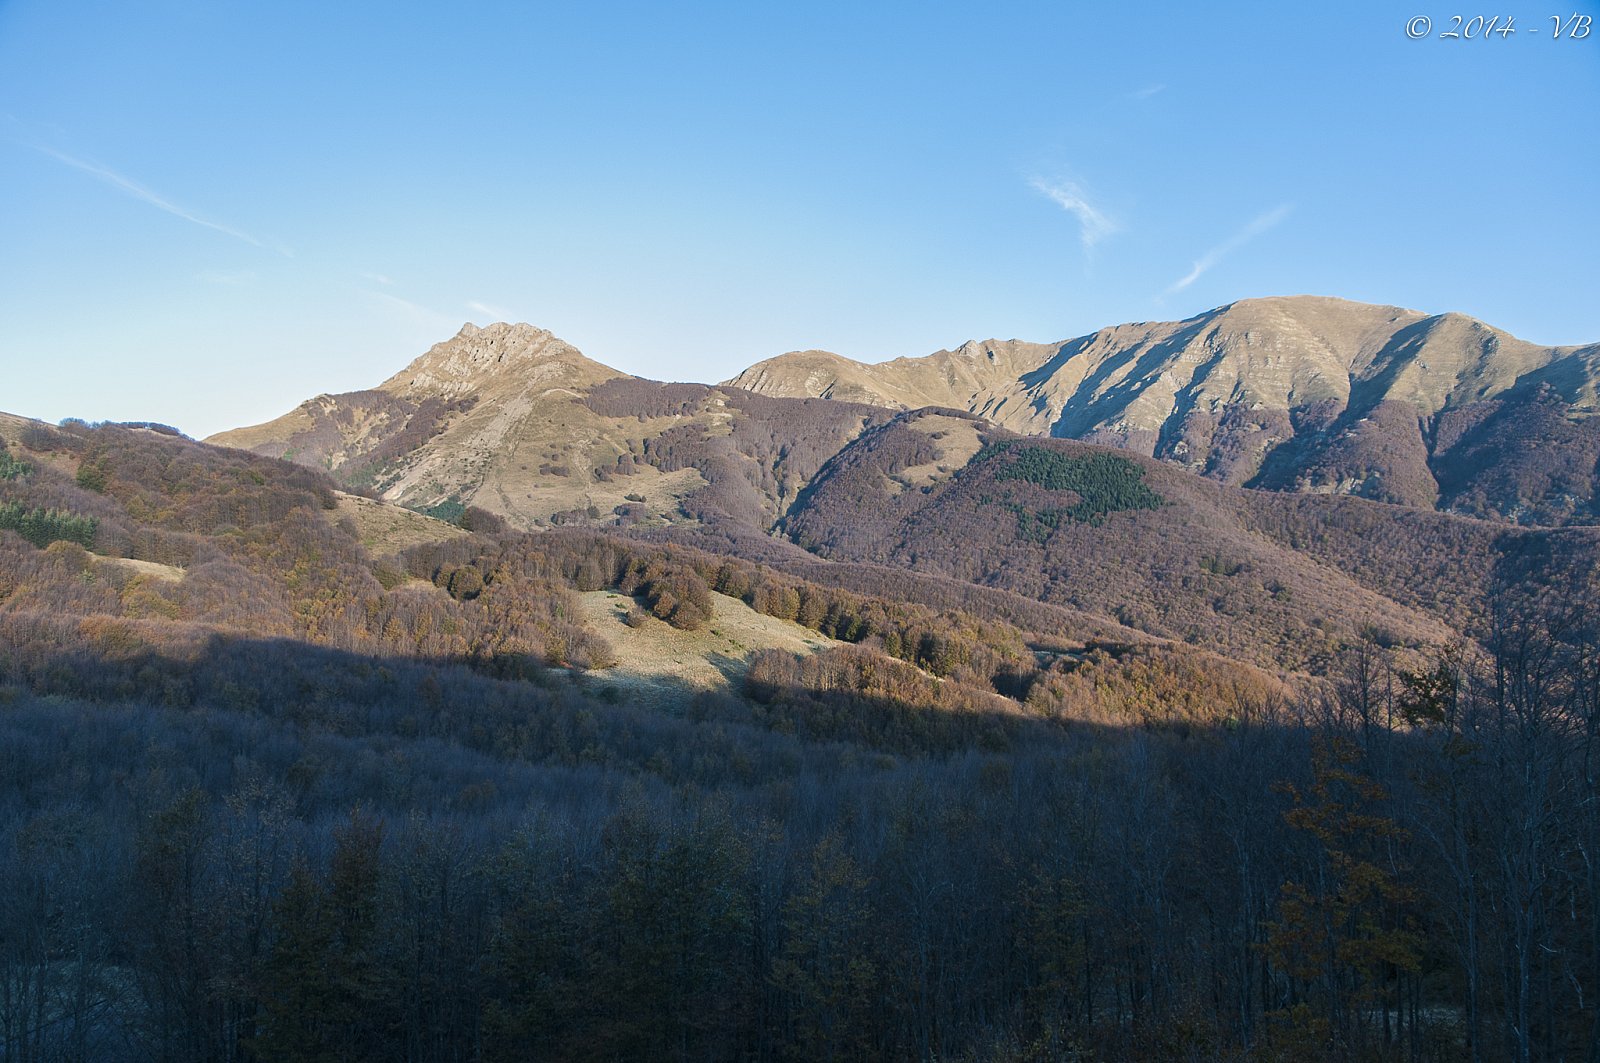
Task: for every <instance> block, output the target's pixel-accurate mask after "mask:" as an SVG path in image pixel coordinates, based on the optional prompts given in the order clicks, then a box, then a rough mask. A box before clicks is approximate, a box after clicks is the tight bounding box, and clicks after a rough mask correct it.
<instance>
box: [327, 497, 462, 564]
mask: <svg viewBox="0 0 1600 1063" xmlns="http://www.w3.org/2000/svg"><path fill="white" fill-rule="evenodd" d="M339 516H340V517H341V518H343V517H349V518H350V519H351V520H352V521H354V522H355V526H356V535H357V537H358V538H360V540H361V545H362V546H364V547H366V548H367V550H368V552H370V553H373V554H394V553H399V552H400V551H401V550H404V549H406V548H407V547H411V546H421V545H422V544H423V543H439V542H444V541H445V540H447V539H455V538H458V537H460V536H462V535H465V534H467V533H466V532H464V531H462V530H461V529H460V528H457V527H456V526H455V525H453V524H446V523H445V522H444V521H442V520H435V519H434V518H433V517H428V516H424V515H423V514H421V513H415V512H413V511H411V510H409V509H403V508H402V507H400V506H392V505H389V504H388V503H386V502H374V501H373V500H372V499H370V498H362V497H361V496H360V495H347V494H340V495H339Z"/></svg>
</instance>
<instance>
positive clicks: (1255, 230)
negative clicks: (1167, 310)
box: [1166, 203, 1294, 295]
mask: <svg viewBox="0 0 1600 1063" xmlns="http://www.w3.org/2000/svg"><path fill="white" fill-rule="evenodd" d="M1293 209H1294V204H1292V203H1285V204H1283V205H1282V206H1278V207H1273V208H1272V209H1271V210H1269V211H1267V212H1266V213H1265V214H1261V215H1258V216H1257V217H1255V218H1252V219H1251V221H1250V224H1248V225H1246V226H1245V227H1244V228H1242V229H1240V230H1239V231H1238V232H1236V233H1234V234H1233V235H1232V236H1230V237H1228V238H1227V239H1226V240H1224V241H1222V243H1220V244H1218V245H1217V246H1216V247H1213V248H1212V249H1211V250H1209V251H1207V252H1206V253H1205V254H1203V255H1201V256H1200V258H1199V259H1198V260H1196V261H1195V264H1194V268H1192V269H1191V270H1189V272H1188V273H1186V274H1184V275H1183V276H1182V277H1181V278H1179V279H1178V280H1177V281H1176V282H1175V283H1174V284H1173V285H1172V287H1170V288H1168V289H1167V291H1166V294H1167V295H1171V294H1173V293H1174V292H1181V291H1183V290H1184V289H1185V288H1187V287H1189V285H1191V284H1193V283H1194V282H1195V281H1197V280H1199V279H1200V277H1201V275H1202V274H1204V273H1205V272H1206V270H1208V269H1210V268H1211V267H1212V266H1215V265H1216V264H1217V263H1218V262H1221V261H1222V260H1223V259H1224V258H1226V257H1228V256H1229V255H1230V254H1232V253H1233V252H1235V251H1237V250H1239V248H1241V247H1243V246H1244V245H1245V244H1247V243H1249V242H1250V241H1251V240H1254V239H1255V238H1256V237H1258V236H1260V235H1261V234H1262V233H1264V232H1266V231H1267V230H1268V229H1270V228H1272V227H1273V226H1275V225H1277V224H1278V223H1280V222H1282V221H1283V219H1285V218H1287V217H1288V216H1289V212H1290V211H1291V210H1293Z"/></svg>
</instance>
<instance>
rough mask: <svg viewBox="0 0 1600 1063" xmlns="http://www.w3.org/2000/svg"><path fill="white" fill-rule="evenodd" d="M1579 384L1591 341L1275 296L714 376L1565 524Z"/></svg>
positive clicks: (1593, 360) (1291, 483)
mask: <svg viewBox="0 0 1600 1063" xmlns="http://www.w3.org/2000/svg"><path fill="white" fill-rule="evenodd" d="M1597 381H1600V345H1590V346H1586V347H1540V346H1537V345H1535V344H1531V343H1527V342H1525V341H1523V340H1519V339H1517V338H1516V337H1514V336H1511V335H1509V334H1507V333H1505V332H1502V331H1500V330H1499V329H1495V328H1493V327H1491V326H1489V325H1486V324H1484V323H1483V322H1481V321H1477V320H1474V319H1473V318H1470V317H1466V316H1464V315H1461V314H1441V315H1434V316H1429V315H1426V314H1423V313H1420V312H1418V311H1416V310H1406V309H1402V308H1400V307H1394V306H1375V305H1370V304H1366V303H1355V302H1349V301H1346V300H1343V299H1332V298H1324V297H1317V296H1292V297H1281V298H1268V299H1247V300H1241V301H1239V302H1236V303H1230V304H1228V305H1227V306H1223V307H1219V308H1217V309H1215V310H1210V311H1207V312H1205V313H1203V314H1199V315H1196V316H1195V317H1192V318H1188V319H1186V320H1183V321H1175V322H1156V323H1148V322H1140V323H1136V324H1126V325H1118V326H1115V327H1112V328H1105V329H1101V330H1099V331H1098V332H1094V333H1091V334H1090V335H1087V336H1082V337H1079V338H1077V339H1074V340H1068V341H1066V342H1062V343H1054V344H1037V343H1025V342H1021V341H1018V340H1003V341H1002V340H986V341H982V342H969V343H966V344H963V345H962V346H960V347H958V348H957V349H956V350H954V351H938V352H936V353H934V354H931V355H928V356H926V357H922V358H897V359H895V360H894V361H890V362H884V363H882V364H878V365H866V364H863V363H860V362H854V361H851V360H850V359H847V358H841V357H839V356H837V355H832V354H826V353H823V352H817V351H806V352H799V353H794V354H786V355H781V356H779V357H777V358H772V359H768V360H767V361H764V362H759V363H757V364H756V365H753V366H751V367H750V368H749V369H746V370H745V371H744V372H742V373H740V374H739V375H738V376H736V377H734V378H733V379H732V380H730V381H728V383H729V385H731V386H734V387H741V388H747V389H749V390H752V391H755V392H758V393H760V394H764V395H772V396H790V397H804V396H815V397H821V398H844V399H849V400H851V401H854V402H866V403H872V404H875V405H880V406H886V407H889V408H892V409H915V408H918V407H922V406H946V407H953V408H955V409H962V410H966V411H968V412H971V413H975V414H978V415H980V416H983V417H985V418H988V419H989V420H991V421H994V422H995V423H997V424H999V425H1001V426H1003V427H1005V428H1009V429H1011V430H1012V431H1015V432H1019V433H1023V434H1029V435H1051V436H1062V437H1068V438H1073V439H1082V440H1087V441H1089V442H1095V443H1105V444H1111V445H1114V446H1119V447H1124V448H1127V449H1130V450H1135V451H1138V452H1139V453H1142V454H1146V455H1150V456H1153V457H1159V458H1163V459H1166V460H1169V461H1173V462H1176V463H1178V464H1181V465H1184V466H1186V467H1188V468H1190V469H1192V470H1194V471H1196V472H1200V473H1202V474H1204V475H1207V476H1210V477H1212V478H1215V479H1219V480H1222V481H1224V482H1227V483H1232V484H1236V485H1248V486H1254V487H1270V488H1277V489H1290V490H1305V491H1318V492H1335V493H1345V494H1357V495H1362V496H1364V497H1369V498H1375V499H1379V500H1382V501H1389V502H1398V503H1403V504H1407V505H1416V506H1426V507H1430V508H1431V507H1434V506H1439V507H1441V508H1454V509H1458V510H1460V511H1462V512H1466V513H1470V514H1473V515H1478V516H1497V517H1506V518H1510V519H1513V520H1525V521H1530V522H1537V523H1565V522H1569V521H1572V520H1586V519H1592V518H1593V516H1594V511H1593V508H1592V507H1593V503H1594V489H1593V480H1594V474H1595V463H1596V460H1597V458H1600V420H1596V419H1595V418H1594V417H1593V416H1592V414H1593V413H1594V412H1595V409H1596V385H1597Z"/></svg>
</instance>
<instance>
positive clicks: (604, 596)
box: [578, 591, 837, 708]
mask: <svg viewBox="0 0 1600 1063" xmlns="http://www.w3.org/2000/svg"><path fill="white" fill-rule="evenodd" d="M578 598H579V601H580V603H581V607H582V610H583V621H584V624H585V626H586V627H588V628H589V629H590V630H591V631H594V632H595V633H596V634H598V635H600V636H602V637H603V638H605V639H606V641H608V642H610V643H611V645H612V647H613V648H614V649H615V650H616V653H617V661H618V663H617V664H616V665H614V666H612V667H611V668H607V669H603V670H599V671H595V672H593V673H591V675H592V676H593V677H594V678H596V679H598V680H600V682H601V683H602V684H603V685H610V686H614V687H616V688H617V689H618V690H620V691H621V692H622V693H623V694H624V695H625V696H627V697H628V698H629V699H630V700H634V701H638V702H643V703H645V704H653V705H657V706H661V707H668V708H673V707H679V706H681V705H683V704H684V703H686V702H687V701H689V700H690V699H691V698H693V696H694V695H695V694H696V693H698V692H701V691H711V690H727V689H729V688H731V687H733V686H734V685H735V684H737V683H738V682H739V681H740V680H742V679H743V678H744V674H745V672H746V671H747V670H748V668H749V659H750V655H751V654H752V653H754V652H755V651H757V650H766V649H777V650H784V651H786V652H788V653H796V654H809V653H815V652H817V651H818V650H821V649H824V648H826V647H828V646H832V645H836V644H837V643H835V641H834V640H833V639H830V638H827V637H826V636H823V635H819V634H818V633H817V632H815V631H812V630H811V629H809V628H804V627H801V626H800V625H799V624H796V623H793V622H792V621H788V620H779V619H777V618H776V617H770V616H765V615H763V614H761V613H758V612H756V611H755V610H754V609H751V608H750V607H749V606H748V605H746V604H745V603H744V602H742V601H740V600H739V599H737V598H729V597H728V596H726V595H723V594H713V595H712V596H711V598H712V619H711V622H710V623H709V624H707V625H705V626H704V627H702V628H701V629H700V630H699V631H679V630H678V629H677V628H675V627H671V626H670V625H668V624H665V623H663V622H662V621H660V620H656V619H655V618H653V617H652V618H651V619H650V620H648V621H646V622H645V624H644V625H643V626H642V627H637V628H635V627H629V626H628V625H627V624H625V623H624V622H623V619H622V618H623V617H624V616H626V615H627V613H628V610H630V609H632V608H633V606H634V601H633V599H632V598H629V597H628V596H627V595H624V594H618V593H616V592H615V591H590V592H587V593H583V594H580V595H578Z"/></svg>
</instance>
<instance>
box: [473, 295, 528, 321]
mask: <svg viewBox="0 0 1600 1063" xmlns="http://www.w3.org/2000/svg"><path fill="white" fill-rule="evenodd" d="M467 309H468V310H471V311H472V312H473V313H474V314H478V315H479V316H481V317H486V318H488V319H489V320H490V321H510V320H511V319H512V318H513V317H515V316H516V315H515V314H513V313H512V312H511V311H509V310H502V309H501V308H500V307H498V306H490V305H489V304H488V303H480V302H478V301H477V300H473V301H472V302H470V303H468V304H467Z"/></svg>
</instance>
